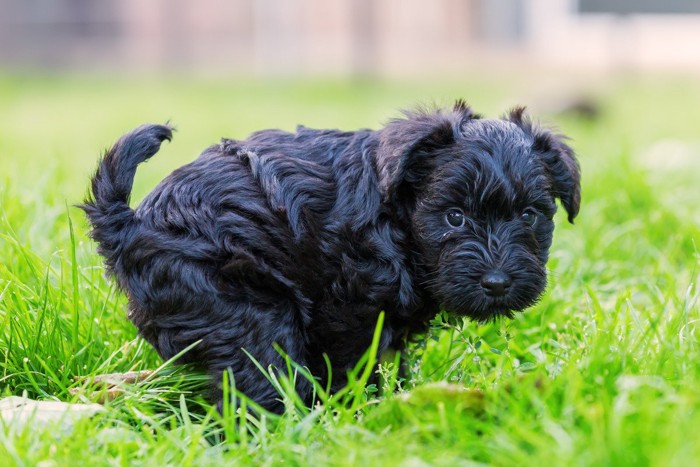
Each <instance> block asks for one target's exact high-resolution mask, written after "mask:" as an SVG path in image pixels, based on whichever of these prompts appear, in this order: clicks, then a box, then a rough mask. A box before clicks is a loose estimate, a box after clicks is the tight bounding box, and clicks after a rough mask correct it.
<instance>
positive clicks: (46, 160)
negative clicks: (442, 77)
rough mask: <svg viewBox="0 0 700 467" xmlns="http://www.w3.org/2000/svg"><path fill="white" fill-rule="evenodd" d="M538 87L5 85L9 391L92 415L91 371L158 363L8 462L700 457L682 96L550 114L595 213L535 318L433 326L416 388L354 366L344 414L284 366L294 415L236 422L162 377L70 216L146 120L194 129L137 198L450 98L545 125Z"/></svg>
mask: <svg viewBox="0 0 700 467" xmlns="http://www.w3.org/2000/svg"><path fill="white" fill-rule="evenodd" d="M533 86H534V84H533ZM527 90H528V86H527V85H526V83H523V82H518V83H509V82H508V81H507V80H495V81H493V82H485V81H475V80H472V81H468V82H463V83H460V82H456V81H453V82H451V83H446V84H445V83H443V84H441V85H438V84H435V83H432V84H431V83H412V84H411V83H399V84H396V83H381V82H363V83H343V82H331V81H329V82H314V83H300V82H253V81H247V82H230V83H227V82H223V81H211V82H189V81H186V80H156V79H149V80H146V79H144V80H125V79H121V80H119V79H102V78H54V79H49V78H31V77H30V78H21V79H20V78H16V77H15V78H2V79H0V101H2V106H0V321H1V322H2V328H0V388H1V390H2V394H4V395H10V394H12V395H21V394H22V393H26V394H27V395H28V396H30V397H33V398H37V399H57V400H63V401H71V402H84V401H88V400H92V399H95V398H98V397H99V395H100V391H101V389H100V387H99V386H98V385H96V384H92V383H91V382H90V378H91V377H92V376H94V375H97V374H104V373H113V372H125V371H131V370H144V369H156V368H161V370H160V371H159V372H158V374H156V375H155V376H154V377H152V378H151V379H149V380H147V381H145V382H142V383H139V384H135V385H128V386H125V387H124V388H123V389H124V393H123V394H122V395H121V396H120V397H117V398H116V399H114V400H113V401H111V402H108V403H107V404H106V407H107V410H106V411H105V412H104V413H102V414H100V415H97V416H96V417H94V418H92V419H87V420H82V421H80V422H79V423H77V424H75V425H74V426H73V427H72V428H62V427H59V426H48V427H35V426H30V427H21V426H15V425H11V426H0V459H2V461H1V462H8V463H14V464H18V465H19V464H23V463H26V464H30V465H31V464H35V463H37V462H40V461H43V460H48V459H53V460H55V461H56V462H57V463H58V464H73V463H76V462H79V463H83V464H89V463H92V464H99V465H102V464H127V463H129V464H130V463H137V464H138V463H141V464H148V465H160V464H168V463H169V464H178V465H179V464H183V465H188V464H190V465H221V464H222V463H224V462H238V463H251V464H260V463H263V464H276V463H292V464H307V465H323V464H331V465H365V464H366V465H384V464H387V465H393V464H401V463H409V464H420V463H421V462H428V463H431V464H442V465H454V464H456V463H464V462H467V461H474V462H485V463H491V464H496V465H532V464H535V465H537V464H543V463H550V464H552V465H570V464H581V465H591V464H595V465H598V464H609V465H647V464H650V465H693V464H695V463H696V461H697V459H699V458H700V445H699V444H698V443H696V433H697V431H698V430H699V429H700V410H699V409H700V395H699V393H698V391H697V389H696V388H697V387H700V363H699V362H700V349H699V345H700V343H699V341H698V339H700V336H698V332H697V327H698V324H699V323H700V312H699V308H698V303H697V299H698V292H697V288H696V284H697V279H698V264H699V258H700V256H698V251H697V247H696V243H697V241H698V240H699V239H700V235H699V233H700V225H699V222H700V219H699V218H698V214H697V207H696V206H697V205H698V204H699V203H700V192H698V190H697V184H696V182H695V180H696V179H697V176H698V175H700V163H698V161H700V145H699V144H698V143H699V141H700V131H699V130H698V128H700V121H698V120H697V119H695V120H693V119H692V118H690V117H691V116H692V112H687V111H686V110H684V109H694V108H698V106H699V105H700V90H699V89H698V88H697V87H696V86H693V85H692V83H690V82H688V81H684V80H678V79H675V80H665V81H664V80H656V81H652V80H632V79H626V80H620V81H611V82H610V83H609V84H608V85H607V86H604V87H601V88H596V89H594V90H589V91H588V93H589V94H590V95H593V96H594V99H598V100H599V104H600V108H601V114H600V116H599V118H597V119H595V120H592V121H587V120H583V119H580V118H578V117H575V116H566V115H564V116H554V115H542V117H543V118H544V119H545V120H546V121H549V122H553V123H556V124H557V125H558V127H559V129H560V130H561V131H562V132H564V133H566V134H569V135H571V136H572V137H573V142H572V145H573V146H574V147H576V148H577V150H578V151H579V153H580V158H581V164H582V168H583V181H584V191H583V200H584V201H583V206H582V209H581V215H580V217H579V218H578V219H577V220H576V225H575V226H570V225H568V224H567V223H566V222H565V218H564V216H561V215H560V216H558V217H557V224H558V226H557V231H556V232H555V243H554V246H553V249H552V255H551V260H550V264H549V267H550V271H551V274H550V287H549V291H548V293H547V295H546V296H545V297H544V298H543V300H542V301H541V302H540V303H539V304H538V305H537V306H535V307H534V308H532V309H530V310H528V311H527V312H525V313H523V314H520V315H519V316H518V317H517V319H515V320H513V321H511V322H497V323H493V324H489V325H476V324H474V323H470V322H461V321H459V320H457V321H454V320H447V319H445V317H443V316H440V317H437V318H436V320H434V322H433V325H432V328H431V330H430V332H429V333H428V335H426V336H425V339H423V340H420V341H418V342H416V344H415V345H414V347H413V348H412V350H411V352H410V354H409V355H408V356H407V358H408V359H409V361H410V364H411V369H412V374H411V379H410V380H408V381H397V380H396V377H395V372H393V370H394V369H395V367H393V366H392V364H391V362H388V363H385V369H384V373H385V375H386V376H387V377H386V378H385V380H384V383H381V382H380V383H379V384H378V385H370V386H368V387H366V385H365V383H366V382H367V377H368V375H367V373H366V371H365V369H366V368H367V367H366V366H363V365H362V364H360V365H359V366H358V368H357V372H356V374H355V376H356V380H357V382H356V383H355V384H351V385H350V386H349V387H348V388H347V390H346V391H345V392H344V393H343V394H341V395H340V396H337V397H334V398H330V397H329V396H328V395H326V394H324V393H323V390H324V388H321V387H319V388H317V390H318V394H319V396H318V399H319V401H322V402H324V403H323V404H320V405H317V406H314V407H310V408H307V407H304V406H303V404H300V402H299V401H298V400H296V398H295V397H294V396H293V394H291V393H290V392H289V391H288V388H289V387H290V386H291V383H290V382H289V380H290V379H293V378H303V377H307V375H305V374H304V371H303V369H301V368H296V367H295V366H294V365H293V364H292V363H291V362H290V371H289V374H288V375H286V377H279V378H278V379H276V380H275V381H274V383H275V384H277V385H278V386H279V388H280V391H281V392H282V393H285V392H287V393H288V394H287V398H286V404H287V408H288V409H287V413H286V414H285V415H284V416H282V417H281V418H280V417H275V416H269V415H264V416H259V415H255V410H254V407H253V405H252V403H247V402H243V404H242V405H241V407H242V408H243V410H241V411H239V413H237V414H234V413H232V410H231V409H230V406H229V407H224V417H221V415H220V414H219V413H218V412H216V410H215V409H214V408H213V407H211V406H210V405H209V404H208V403H207V402H206V399H205V396H206V393H207V386H206V378H205V377H204V376H203V375H202V374H200V373H198V372H197V371H195V370H193V369H189V368H178V367H174V366H172V365H169V364H166V365H165V366H162V367H161V365H162V364H163V363H162V362H161V361H160V360H159V359H158V357H157V356H156V355H155V353H154V352H153V351H152V349H150V347H148V345H146V344H144V342H143V341H141V340H140V339H138V338H137V337H136V332H135V330H134V328H133V327H132V326H131V324H129V322H128V320H127V319H126V310H125V300H124V297H123V296H121V295H120V294H119V293H117V292H116V290H115V288H114V287H113V285H112V283H111V282H110V281H108V280H105V279H104V277H103V269H102V266H101V264H102V263H101V261H100V258H99V257H97V255H96V254H95V252H94V245H93V244H92V243H91V242H89V241H88V240H87V236H86V230H87V226H86V223H85V221H84V218H83V216H82V213H81V212H80V211H79V210H77V209H76V208H75V207H74V205H75V204H76V203H78V202H80V200H81V198H82V196H83V194H84V193H85V189H86V187H87V181H88V178H89V175H90V173H91V171H92V170H93V167H94V164H95V162H96V160H97V157H98V156H99V153H100V150H101V149H102V148H104V147H106V146H107V145H109V144H110V143H111V142H113V141H114V140H115V139H116V138H117V137H118V136H119V135H120V134H121V133H122V132H124V131H126V130H128V129H130V128H131V127H134V126H136V125H138V124H140V123H142V122H146V121H153V122H163V121H165V120H169V119H170V120H172V121H173V122H174V123H175V125H176V126H177V127H178V130H179V131H178V132H177V133H176V135H175V138H174V140H173V142H172V143H170V144H169V145H165V146H164V147H163V150H162V151H161V153H160V154H158V155H157V156H156V157H155V158H154V159H153V161H152V162H151V163H149V164H146V165H145V166H143V167H141V168H140V169H139V172H138V175H137V184H136V188H135V198H137V199H138V198H140V197H142V196H143V195H144V194H145V193H146V192H148V191H149V190H150V189H152V187H153V186H154V185H155V183H157V181H158V180H159V179H160V178H161V177H162V176H164V175H165V174H166V173H168V172H169V171H170V170H172V169H173V168H174V167H176V166H178V165H180V164H182V163H184V162H186V161H188V160H190V159H192V158H193V157H194V156H196V154H197V153H198V152H199V151H200V150H202V149H203V148H204V147H206V146H207V145H209V144H211V143H213V142H215V141H217V140H218V138H219V137H221V136H228V137H234V138H235V137H245V136H246V134H247V133H249V132H250V131H253V130H255V129H260V128H267V127H280V128H285V129H292V128H294V125H296V124H297V123H303V124H306V125H309V126H316V127H342V128H358V127H366V126H369V127H378V126H379V125H380V124H381V122H383V121H385V120H386V119H388V118H390V117H392V116H395V115H397V112H396V109H397V108H401V107H407V106H410V105H412V104H413V103H416V102H438V103H447V102H449V100H450V99H451V98H453V97H465V98H467V99H468V100H469V101H470V102H471V103H473V104H474V106H475V107H476V109H477V110H478V111H480V112H483V113H485V114H487V115H498V114H500V113H502V112H503V111H505V110H506V109H507V108H508V107H510V106H512V105H515V104H517V103H524V104H531V105H532V106H533V107H534V108H537V104H538V102H534V98H532V97H531V94H528V92H527ZM596 96H598V97H596ZM531 99H532V100H533V101H531ZM662 140H666V141H668V140H671V141H674V142H675V144H676V145H682V146H683V147H685V148H686V150H687V153H688V154H690V155H691V156H695V157H694V158H693V157H690V158H688V159H687V160H686V161H685V162H683V163H682V164H681V165H678V164H676V165H673V166H672V165H670V164H664V160H663V153H662V160H659V156H658V153H653V152H650V150H651V148H653V147H655V145H656V144H657V143H658V142H659V141H662ZM664 147H665V146H664ZM654 154H656V156H654ZM670 156H671V155H669V157H670ZM654 157H656V158H655V159H654ZM650 158H651V159H650ZM361 363H362V362H361ZM365 363H366V362H365ZM76 377H77V379H76ZM228 377H229V375H227V378H228ZM232 382H233V383H235V375H233V377H232ZM447 383H449V385H448V384H447ZM232 396H233V394H232Z"/></svg>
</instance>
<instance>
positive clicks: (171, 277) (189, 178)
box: [82, 101, 580, 410]
mask: <svg viewBox="0 0 700 467" xmlns="http://www.w3.org/2000/svg"><path fill="white" fill-rule="evenodd" d="M171 136H172V132H171V128H169V127H168V126H163V125H145V126H142V127H139V128H137V129H136V130H134V131H132V132H131V133H129V134H127V135H125V136H123V137H122V138H121V139H120V140H119V141H118V142H117V143H116V144H115V145H114V147H112V148H111V149H110V150H109V151H108V152H107V153H106V155H105V156H104V158H103V159H102V161H101V163H100V165H99V167H98V169H97V173H96V174H95V176H94V178H93V180H92V196H91V197H89V198H88V199H87V200H86V201H85V204H84V205H83V206H82V208H83V209H84V210H85V212H86V213H87V215H88V217H89V219H90V222H91V223H92V226H93V230H92V237H93V238H94V239H95V240H96V241H97V243H98V244H99V247H98V251H99V253H100V254H101V255H102V256H104V258H105V260H106V265H107V270H108V272H109V273H110V274H111V275H113V276H114V277H115V278H116V280H117V282H118V284H119V286H120V288H121V289H122V290H124V291H125V292H126V294H127V295H128V297H129V309H130V312H129V318H130V319H131V320H132V321H133V323H134V324H135V325H136V326H137V327H138V329H139V332H140V334H141V335H142V336H143V337H144V338H145V339H146V340H147V341H148V342H150V343H151V344H152V345H153V346H154V347H155V349H156V350H157V351H158V353H159V354H160V355H161V356H162V357H163V358H170V357H172V356H174V355H176V354H177V353H179V352H180V351H181V350H182V349H184V348H185V347H187V346H189V345H190V344H192V343H193V342H196V341H198V340H201V343H200V344H199V345H197V346H196V347H195V348H194V349H193V350H191V351H190V352H188V353H186V354H185V356H184V357H182V361H183V362H194V363H198V364H201V365H203V366H204V367H205V368H206V369H207V370H208V371H209V372H210V373H211V374H212V375H213V376H214V377H215V378H219V377H220V375H221V373H222V372H223V371H224V370H226V369H228V368H230V369H231V370H232V371H233V374H234V376H235V380H236V385H237V388H238V389H240V390H241V391H243V392H244V393H246V394H248V395H249V396H250V397H252V398H253V399H254V400H256V401H257V402H258V403H260V404H261V405H262V406H264V407H266V408H267V409H270V410H280V409H281V406H280V403H279V401H278V395H277V394H276V392H275V390H274V389H273V388H272V387H271V385H270V384H269V383H268V381H267V380H266V379H265V378H264V376H263V375H262V374H261V373H260V372H259V371H258V369H257V368H256V367H255V365H254V363H253V362H252V361H251V360H250V359H249V358H248V357H247V356H246V355H245V353H244V352H243V349H245V350H246V351H247V352H249V353H250V354H251V355H252V356H253V357H254V358H255V359H257V360H258V361H259V362H260V363H261V364H262V365H263V366H265V367H268V366H270V365H271V366H272V367H273V368H284V366H285V365H284V361H283V359H282V357H281V356H280V354H279V353H278V352H277V351H276V350H275V349H274V347H273V344H275V343H276V344H278V345H279V346H280V347H281V348H282V349H283V350H284V352H285V353H286V354H287V355H289V357H291V358H292V359H293V360H294V361H296V362H297V363H299V364H300V365H305V366H307V367H308V368H309V369H310V370H311V372H312V373H313V374H314V375H317V376H318V377H320V378H321V379H326V378H327V375H326V373H327V370H326V363H325V361H324V357H323V356H324V354H325V355H327V356H328V358H329V360H330V362H331V364H332V373H333V386H334V387H336V388H337V387H341V386H342V385H343V384H344V383H345V380H344V375H345V374H346V370H348V369H350V368H352V367H353V366H354V365H355V363H356V362H357V360H358V359H359V357H360V356H361V355H362V354H363V353H364V352H365V351H366V349H367V348H368V346H369V344H370V342H371V339H372V335H373V331H374V328H375V325H376V323H377V318H378V314H379V313H380V312H381V311H382V310H383V311H385V312H386V322H385V325H384V328H383V330H382V337H381V342H380V346H379V347H380V348H379V350H380V351H382V350H385V349H387V348H388V347H392V346H398V345H400V341H401V337H402V336H404V335H406V334H407V333H411V332H416V331H420V330H421V329H425V326H426V323H427V321H428V320H429V319H430V318H431V317H433V316H434V315H435V313H436V312H437V311H438V309H439V307H440V306H441V305H442V306H444V307H445V308H447V309H448V310H450V311H452V312H454V313H457V314H462V315H466V316H469V317H471V318H473V319H476V320H489V319H493V318H495V317H498V316H508V317H511V316H512V315H513V311H519V310H522V309H524V308H526V307H528V306H530V305H532V304H533V303H534V302H535V301H536V300H537V299H538V298H539V296H540V295H541V293H542V292H543V290H544V288H545V285H546V269H545V264H546V262H547V257H548V250H549V247H550V244H551V240H552V232H553V229H554V223H553V221H552V218H553V216H554V213H555V211H556V205H555V203H554V200H555V198H559V199H561V201H562V204H563V206H564V208H565V209H566V211H567V213H568V215H569V220H570V221H573V219H574V217H576V214H577V213H578V209H579V203H580V188H579V168H578V164H577V162H576V159H575V157H574V154H573V151H572V150H571V149H570V148H569V147H568V146H567V145H566V144H565V143H564V142H563V137H561V136H559V135H555V134H553V133H551V132H550V131H548V130H545V129H542V128H539V127H538V126H536V125H534V124H533V123H531V122H530V121H529V120H528V119H527V118H526V117H525V116H524V112H523V110H522V109H516V110H514V111H513V112H511V113H510V114H508V115H507V116H505V117H504V118H503V119H497V120H490V119H481V118H480V117H479V116H477V115H476V114H474V113H472V111H471V110H470V108H469V107H467V106H466V105H465V104H464V103H463V102H461V101H458V102H457V104H456V105H455V106H454V108H452V109H448V110H441V111H420V112H409V113H406V115H405V117H404V118H401V119H396V120H393V121H391V122H389V124H388V125H387V126H386V127H385V128H383V129H381V130H378V131H371V130H359V131H352V132H341V131H337V130H312V129H308V128H304V127H299V128H298V129H297V131H296V133H287V132H283V131H278V130H265V131H260V132H257V133H254V134H252V135H251V136H250V137H249V138H248V139H246V140H243V141H235V140H228V139H224V140H222V142H221V144H218V145H215V146H212V147H210V148H208V149H207V150H205V151H204V152H203V153H202V155H201V156H200V157H199V158H198V159H196V160H195V161H194V162H192V163H190V164H188V165H186V166H184V167H181V168H179V169H177V170H176V171H174V172H173V173H172V174H171V175H170V176H168V177H167V178H166V179H165V180H163V181H162V182H161V183H160V185H158V187H156V189H155V190H154V191H153V192H152V193H151V194H150V195H148V196H147V197H146V199H144V200H143V202H142V203H141V204H140V205H139V206H138V207H137V208H136V209H135V210H132V209H131V208H130V207H129V194H130V191H131V187H132V183H133V178H134V173H135V171H136V166H137V165H138V164H139V163H141V162H143V161H144V160H146V159H148V158H149V157H151V156H152V155H154V154H155V153H156V152H157V150H158V148H159V146H160V143H161V142H162V141H163V140H170V138H171ZM448 218H449V220H448ZM453 224H454V225H453ZM297 391H298V392H299V394H300V395H301V396H302V397H303V398H305V399H306V400H308V399H309V398H310V397H311V385H310V384H309V383H308V382H307V381H304V380H300V381H298V383H297ZM216 398H217V399H218V398H220V394H218V395H217V396H216Z"/></svg>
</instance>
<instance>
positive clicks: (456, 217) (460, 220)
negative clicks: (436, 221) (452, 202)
mask: <svg viewBox="0 0 700 467" xmlns="http://www.w3.org/2000/svg"><path fill="white" fill-rule="evenodd" d="M445 219H447V223H448V224H450V225H451V226H452V227H462V226H463V225H464V213H463V212H462V211H461V210H459V209H457V208H453V209H450V210H449V211H447V214H445Z"/></svg>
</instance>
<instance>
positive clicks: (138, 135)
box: [80, 125, 173, 272]
mask: <svg viewBox="0 0 700 467" xmlns="http://www.w3.org/2000/svg"><path fill="white" fill-rule="evenodd" d="M172 135H173V130H172V128H171V127H169V126H166V125H142V126H140V127H138V128H136V129H135V130H132V131H131V132H130V133H127V134H126V135H124V136H122V137H121V138H120V139H119V141H117V142H116V143H115V144H114V146H112V147H111V148H110V149H109V150H108V151H107V152H106V153H105V155H104V157H103V158H102V160H101V161H100V164H99V165H98V167H97V171H96V172H95V175H94V176H93V177H92V189H91V193H90V194H88V196H87V198H86V199H85V202H84V203H83V204H82V205H81V206H80V208H81V209H82V210H83V211H85V213H86V214H87V217H88V219H89V220H90V223H91V224H92V232H91V236H92V238H93V239H95V240H96V241H97V243H98V244H99V246H98V249H97V251H98V253H100V255H102V256H103V257H104V258H105V259H106V260H107V267H108V270H109V271H110V272H113V271H114V263H115V261H116V256H117V254H118V249H119V245H120V244H121V243H122V239H123V238H124V235H128V233H129V231H130V227H131V223H132V222H133V219H134V211H133V210H132V209H131V207H129V199H130V198H131V188H132V185H133V184H134V175H135V174H136V167H137V166H138V165H139V164H140V163H141V162H144V161H146V160H148V159H149V158H150V157H151V156H153V155H154V154H155V153H157V152H158V149H159V148H160V144H161V143H162V142H163V141H164V140H168V141H170V140H171V139H172Z"/></svg>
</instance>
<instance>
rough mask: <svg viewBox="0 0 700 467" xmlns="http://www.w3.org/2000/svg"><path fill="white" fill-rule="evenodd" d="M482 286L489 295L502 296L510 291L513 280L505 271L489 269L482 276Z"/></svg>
mask: <svg viewBox="0 0 700 467" xmlns="http://www.w3.org/2000/svg"><path fill="white" fill-rule="evenodd" d="M480 283H481V287H482V288H483V289H484V293H485V294H486V295H488V296H489V297H502V296H504V295H505V294H506V293H508V289H509V288H510V286H511V284H512V283H513V281H511V279H510V276H509V275H508V274H506V273H505V272H503V271H489V272H487V273H486V274H484V275H483V276H481V281H480Z"/></svg>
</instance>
